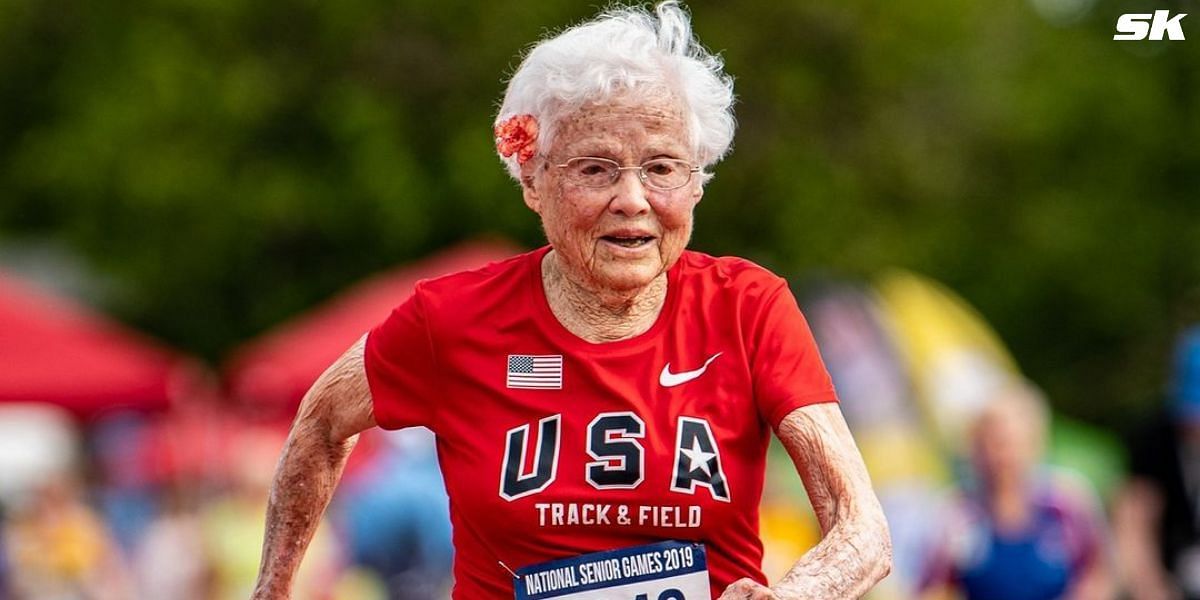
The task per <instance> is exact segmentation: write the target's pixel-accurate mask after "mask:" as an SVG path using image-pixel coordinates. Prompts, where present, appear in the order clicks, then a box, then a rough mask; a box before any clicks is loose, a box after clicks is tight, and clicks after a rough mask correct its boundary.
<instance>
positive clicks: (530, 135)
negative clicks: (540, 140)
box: [494, 115, 538, 165]
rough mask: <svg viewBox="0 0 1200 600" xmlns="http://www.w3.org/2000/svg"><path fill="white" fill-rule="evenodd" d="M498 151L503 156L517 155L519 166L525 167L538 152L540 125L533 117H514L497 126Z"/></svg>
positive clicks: (495, 131)
mask: <svg viewBox="0 0 1200 600" xmlns="http://www.w3.org/2000/svg"><path fill="white" fill-rule="evenodd" d="M494 133H495V134H496V150H498V151H499V152H500V155H501V156H504V157H509V156H512V155H513V154H516V155H517V164H519V165H523V164H525V163H526V162H527V161H528V160H529V159H531V158H533V155H534V153H535V152H536V151H537V136H538V124H537V119H535V118H533V115H514V116H512V117H509V118H508V120H506V121H504V122H503V123H500V124H499V125H496V128H495V130H494Z"/></svg>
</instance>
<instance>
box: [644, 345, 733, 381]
mask: <svg viewBox="0 0 1200 600" xmlns="http://www.w3.org/2000/svg"><path fill="white" fill-rule="evenodd" d="M720 355H721V353H720V352H718V353H716V354H714V355H712V356H710V357H709V358H708V360H706V361H704V366H703V367H700V368H699V369H696V370H695V371H684V372H682V373H672V372H671V363H667V366H665V367H663V370H662V373H660V374H659V375H658V384H659V385H661V386H663V387H675V386H677V385H679V384H681V383H687V382H689V381H691V380H693V379H695V378H697V377H699V376H701V375H703V374H704V371H706V370H708V365H710V364H712V361H714V360H717V357H718V356H720Z"/></svg>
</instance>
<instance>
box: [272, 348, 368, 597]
mask: <svg viewBox="0 0 1200 600" xmlns="http://www.w3.org/2000/svg"><path fill="white" fill-rule="evenodd" d="M365 342H366V336H363V338H362V339H360V340H359V341H358V342H357V343H355V344H354V345H353V346H352V347H351V348H350V349H349V350H347V351H346V353H345V354H343V355H342V357H341V358H339V359H338V360H337V361H336V362H334V363H333V365H332V366H330V367H329V369H327V370H326V371H325V373H323V374H322V375H321V377H320V378H319V379H317V382H316V383H314V384H313V387H312V389H310V390H309V391H308V393H307V394H305V396H304V401H303V402H301V404H300V410H299V412H298V413H297V415H296V420H295V422H294V423H293V424H292V431H291V433H290V434H289V435H288V439H287V443H286V444H285V445H284V448H283V454H282V455H281V456H280V458H279V465H278V466H277V467H276V468H275V480H274V482H273V483H272V485H271V496H270V499H269V501H268V503H267V526H266V533H265V535H264V539H263V552H262V563H261V565H260V566H259V571H258V583H257V584H256V586H255V589H254V595H253V596H252V598H253V599H254V600H266V599H271V600H281V599H286V598H290V597H291V587H292V580H293V579H294V578H295V575H296V569H297V568H298V567H299V566H300V561H301V559H302V558H303V557H304V551H305V550H306V549H307V548H308V544H309V542H310V541H312V537H313V533H315V532H316V530H317V523H319V522H320V520H321V515H322V514H323V513H324V512H325V507H326V506H328V504H329V500H330V498H332V497H333V490H334V488H335V487H337V483H338V480H339V479H340V478H341V476H342V468H343V467H344V466H345V465H346V458H347V457H348V456H349V455H350V451H351V450H353V449H354V444H355V443H356V442H357V441H358V433H359V432H361V431H363V430H364V429H367V428H369V427H372V426H374V425H375V417H374V415H373V413H372V410H371V392H370V389H369V388H368V386H367V375H366V371H364V370H363V348H364V346H365Z"/></svg>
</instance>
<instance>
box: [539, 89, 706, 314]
mask: <svg viewBox="0 0 1200 600" xmlns="http://www.w3.org/2000/svg"><path fill="white" fill-rule="evenodd" d="M690 148H691V143H690V140H689V139H688V135H687V125H686V122H685V120H684V113H683V110H682V108H681V107H680V106H679V103H678V102H677V101H675V100H662V101H659V102H655V101H649V102H647V101H645V100H636V99H621V98H618V99H616V100H614V101H611V102H607V103H605V104H599V105H588V106H585V107H584V108H583V109H581V110H580V111H578V112H576V113H573V114H571V115H568V116H567V117H565V118H564V119H562V120H561V121H559V123H558V133H557V135H556V137H555V139H554V143H553V144H552V145H551V147H550V148H549V149H547V150H545V151H544V154H545V156H544V158H540V157H539V158H535V159H534V160H531V161H530V162H529V163H526V165H525V170H523V172H522V175H523V177H522V179H523V185H522V187H523V190H524V196H525V203H526V204H527V205H528V206H529V208H531V209H533V211H534V212H536V213H538V215H539V216H541V218H542V227H543V229H544V230H545V231H546V237H547V238H548V240H549V241H550V244H551V245H552V246H553V247H554V250H555V252H556V253H557V254H558V257H559V261H560V264H561V265H562V266H563V267H564V268H565V271H566V273H565V275H567V276H568V277H569V278H571V280H572V281H574V282H575V283H577V284H579V285H582V286H584V287H586V288H588V289H592V290H596V291H618V292H625V291H633V290H637V289H639V288H642V287H645V286H646V285H648V284H649V283H650V282H651V281H653V280H654V279H655V277H657V276H658V275H660V274H662V273H664V272H666V270H667V269H668V268H670V266H671V265H673V264H674V263H675V261H676V260H678V259H679V256H680V254H681V253H682V252H683V249H684V248H685V247H686V246H687V242H688V239H689V238H690V237H691V233H692V210H693V209H694V208H695V206H696V203H697V202H699V201H700V196H701V194H702V188H701V182H700V177H699V174H694V175H693V176H692V178H691V180H690V181H689V182H688V184H687V185H685V186H683V187H681V188H678V189H674V190H667V191H664V190H656V189H653V188H650V187H647V186H645V185H643V184H642V182H641V180H640V179H639V177H638V173H637V171H633V170H629V171H622V172H621V176H620V178H618V179H617V181H616V183H613V184H612V185H611V186H608V187H603V188H589V187H582V186H579V185H575V184H572V183H571V182H569V181H567V180H566V177H565V172H564V169H560V168H557V167H555V166H554V165H559V164H563V163H565V162H566V161H567V160H568V159H570V158H574V157H578V156H594V157H600V158H608V159H611V160H614V161H616V162H618V163H620V164H621V165H622V166H626V167H630V166H636V165H640V164H642V163H643V162H645V161H647V160H651V159H655V158H675V159H681V160H685V161H688V162H690V163H693V164H694V163H695V156H694V155H693V154H692V152H691V151H690Z"/></svg>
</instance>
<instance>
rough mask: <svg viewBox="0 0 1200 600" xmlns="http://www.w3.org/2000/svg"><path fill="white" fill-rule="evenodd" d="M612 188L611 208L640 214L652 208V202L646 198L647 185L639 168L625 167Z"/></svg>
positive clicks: (628, 213) (621, 211) (623, 212)
mask: <svg viewBox="0 0 1200 600" xmlns="http://www.w3.org/2000/svg"><path fill="white" fill-rule="evenodd" d="M612 190H613V197H612V200H610V201H609V204H608V207H609V210H612V211H614V212H618V213H621V214H625V215H639V214H642V213H644V212H648V211H649V210H650V202H649V200H648V199H647V198H646V185H645V184H644V183H642V178H641V172H640V171H639V170H638V169H623V170H622V171H621V173H620V175H618V176H617V182H616V183H614V184H613V187H612Z"/></svg>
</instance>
